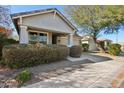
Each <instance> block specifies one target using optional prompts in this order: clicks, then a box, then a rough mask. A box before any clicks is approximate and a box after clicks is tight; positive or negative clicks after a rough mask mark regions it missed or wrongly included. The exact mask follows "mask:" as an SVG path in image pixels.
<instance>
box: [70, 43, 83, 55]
mask: <svg viewBox="0 0 124 93" xmlns="http://www.w3.org/2000/svg"><path fill="white" fill-rule="evenodd" d="M81 54H82V47H81V46H77V45H75V46H72V47H71V48H70V56H71V57H80V56H81Z"/></svg>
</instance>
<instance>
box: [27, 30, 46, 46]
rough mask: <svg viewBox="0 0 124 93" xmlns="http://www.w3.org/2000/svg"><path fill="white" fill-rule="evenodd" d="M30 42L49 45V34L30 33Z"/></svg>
mask: <svg viewBox="0 0 124 93" xmlns="http://www.w3.org/2000/svg"><path fill="white" fill-rule="evenodd" d="M29 42H30V43H36V42H40V43H43V44H47V34H46V33H37V32H29Z"/></svg>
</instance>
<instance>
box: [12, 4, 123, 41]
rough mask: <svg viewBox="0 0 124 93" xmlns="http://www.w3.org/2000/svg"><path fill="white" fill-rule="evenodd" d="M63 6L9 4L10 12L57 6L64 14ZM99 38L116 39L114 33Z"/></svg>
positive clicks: (121, 32)
mask: <svg viewBox="0 0 124 93" xmlns="http://www.w3.org/2000/svg"><path fill="white" fill-rule="evenodd" d="M64 7H65V6H62V5H26V6H24V5H16V6H15V5H12V6H11V13H18V12H25V11H31V10H38V9H47V8H57V9H58V10H59V11H60V12H62V13H63V14H64ZM101 38H108V39H111V40H113V41H114V42H115V41H116V34H113V35H101ZM118 41H119V42H124V30H123V29H121V30H120V31H119V34H118Z"/></svg>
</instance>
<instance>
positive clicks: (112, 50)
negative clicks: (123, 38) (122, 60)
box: [108, 44, 121, 56]
mask: <svg viewBox="0 0 124 93" xmlns="http://www.w3.org/2000/svg"><path fill="white" fill-rule="evenodd" d="M108 52H109V54H111V55H115V56H117V55H119V54H120V52H121V45H120V44H111V45H109V50H108Z"/></svg>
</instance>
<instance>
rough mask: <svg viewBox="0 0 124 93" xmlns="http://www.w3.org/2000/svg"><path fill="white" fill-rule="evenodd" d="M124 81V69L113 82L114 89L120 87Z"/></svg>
mask: <svg viewBox="0 0 124 93" xmlns="http://www.w3.org/2000/svg"><path fill="white" fill-rule="evenodd" d="M123 80H124V69H123V70H121V71H120V73H119V74H118V75H117V77H116V79H114V80H113V81H112V87H114V88H118V87H120V85H121V83H122V81H123Z"/></svg>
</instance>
